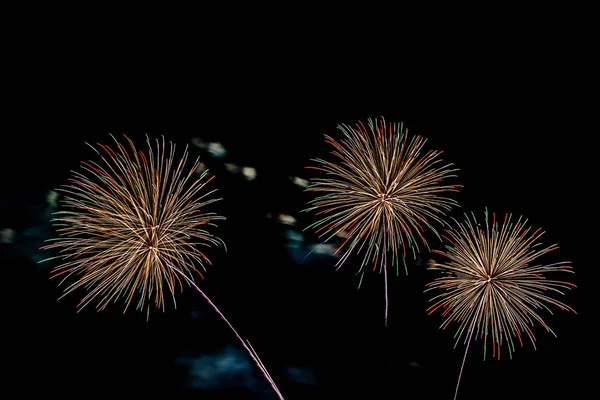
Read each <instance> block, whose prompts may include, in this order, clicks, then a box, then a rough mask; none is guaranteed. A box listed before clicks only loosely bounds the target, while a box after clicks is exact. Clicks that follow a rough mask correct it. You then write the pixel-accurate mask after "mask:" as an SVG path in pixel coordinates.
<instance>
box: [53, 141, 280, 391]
mask: <svg viewBox="0 0 600 400" xmlns="http://www.w3.org/2000/svg"><path fill="white" fill-rule="evenodd" d="M113 139H114V140H115V143H116V149H113V148H111V147H109V146H106V145H102V144H98V149H96V148H94V147H93V146H90V147H91V148H92V149H93V150H94V151H95V152H96V153H97V154H98V156H99V157H100V159H101V160H102V162H101V163H97V162H94V161H89V162H82V171H81V172H76V171H73V172H72V177H71V178H70V179H69V184H67V185H64V186H63V187H61V188H59V189H58V191H59V192H61V193H63V194H64V200H62V201H61V203H62V207H63V210H61V211H58V212H56V213H55V218H53V219H52V223H53V225H54V226H55V227H56V228H57V233H58V237H56V238H54V239H50V240H49V241H48V242H50V244H48V245H46V246H44V247H43V249H58V250H59V255H58V256H56V257H51V258H48V259H46V260H43V261H48V260H54V259H58V260H60V261H61V264H60V265H58V266H57V267H55V268H54V269H53V270H52V272H51V278H53V279H54V278H61V281H60V285H62V284H64V283H65V282H67V281H69V280H73V281H74V282H73V283H71V284H70V285H68V286H67V287H66V288H65V293H64V294H63V296H61V298H62V297H64V296H66V295H68V294H69V293H72V292H74V291H76V290H78V289H80V288H83V289H85V290H87V291H88V293H87V294H86V295H85V296H84V297H83V299H82V300H81V301H80V302H79V304H78V305H77V308H78V311H80V310H82V309H83V308H85V307H86V306H88V305H90V304H91V303H96V309H97V310H98V311H100V310H103V309H105V308H106V307H107V306H108V304H110V303H115V302H117V301H119V300H123V301H124V302H125V306H124V311H123V312H126V311H127V309H128V308H129V307H130V305H131V304H132V303H135V304H136V309H138V310H143V309H144V307H145V308H146V314H147V315H148V313H149V310H150V307H151V303H152V304H153V305H154V307H156V308H159V309H162V310H163V311H164V310H165V297H167V296H168V297H170V298H171V299H172V302H173V305H174V306H175V307H176V301H175V292H176V291H177V289H179V291H180V292H181V291H183V287H184V284H185V285H187V286H192V287H193V288H194V289H196V290H197V291H198V292H199V293H200V294H201V295H202V296H203V297H204V298H205V299H206V300H207V301H208V302H209V304H210V305H211V306H212V307H213V308H214V309H215V311H216V312H217V313H218V314H219V316H220V317H221V318H222V319H223V320H224V321H225V322H226V324H227V325H228V326H229V327H230V329H231V330H232V331H233V332H234V334H235V335H236V337H237V338H238V339H239V340H240V341H241V343H242V345H243V346H244V348H245V349H246V350H247V351H248V353H249V354H250V356H251V357H252V359H253V360H254V361H255V362H256V364H257V365H258V367H259V368H260V369H261V371H262V372H263V374H264V375H265V377H266V378H267V379H268V380H269V382H270V384H271V386H272V387H273V389H274V390H275V391H276V392H277V394H278V396H279V398H280V399H282V398H283V397H282V396H281V394H280V392H279V390H278V389H277V387H276V385H275V383H274V382H273V380H272V379H271V377H270V375H269V374H268V372H267V370H266V368H265V367H264V365H263V363H262V362H261V361H260V359H259V358H258V355H257V354H256V352H255V351H254V349H253V348H252V346H251V345H250V343H249V342H248V341H246V340H244V339H242V338H241V336H240V335H239V334H238V333H237V331H236V330H235V329H234V328H233V326H232V325H231V324H230V323H229V321H228V320H227V319H226V318H225V317H224V316H223V314H222V313H221V311H220V310H219V309H218V308H217V307H216V305H215V304H214V303H213V302H212V301H211V300H210V299H209V298H208V297H207V296H206V295H205V294H204V292H203V291H202V290H200V288H199V287H198V286H197V285H196V284H195V282H194V278H195V276H194V274H198V276H200V277H201V278H203V275H202V272H201V271H200V270H199V269H197V268H196V266H198V267H200V268H201V269H202V270H203V271H205V270H206V267H205V266H206V265H209V264H210V260H209V259H208V257H207V256H206V255H205V254H204V253H203V252H202V251H201V250H200V247H201V246H205V247H210V246H217V245H223V246H225V244H224V243H223V242H222V241H221V239H220V238H218V237H217V236H215V235H213V234H211V233H210V232H209V231H208V230H207V228H208V227H209V226H211V225H214V224H215V221H218V220H223V219H224V218H223V217H221V216H218V215H216V214H215V213H210V212H205V211H204V208H205V207H206V206H208V205H210V204H211V203H214V202H215V201H218V200H220V199H217V198H212V197H211V195H212V194H213V193H214V192H215V190H212V191H208V192H205V193H204V189H205V186H206V185H207V184H208V183H209V182H210V181H211V180H212V178H213V177H210V178H209V179H206V177H207V174H208V171H206V170H205V171H204V172H203V173H201V174H200V175H199V176H197V171H198V167H199V166H200V162H199V159H197V160H196V162H195V164H194V166H193V167H192V168H191V169H189V170H187V169H186V165H187V160H188V149H187V146H186V148H185V150H184V152H183V156H182V157H181V158H176V157H175V145H174V144H173V143H169V147H168V148H167V146H166V144H165V140H164V137H163V140H162V143H161V142H160V141H159V140H158V139H157V140H156V151H154V150H153V147H152V145H151V142H150V140H149V139H148V138H147V144H148V147H149V151H148V153H144V152H142V151H137V150H136V148H135V146H134V144H133V142H132V141H131V140H130V139H129V138H128V137H127V136H125V139H126V141H127V143H128V144H129V149H127V148H126V147H125V146H123V145H122V144H121V143H119V142H118V141H117V140H116V139H115V138H114V137H113ZM43 261H42V262H43Z"/></svg>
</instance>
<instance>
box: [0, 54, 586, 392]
mask: <svg viewBox="0 0 600 400" xmlns="http://www.w3.org/2000/svg"><path fill="white" fill-rule="evenodd" d="M80 61H81V62H80V65H79V67H77V66H71V67H72V69H63V68H59V67H53V68H50V69H48V70H45V71H44V74H43V75H42V76H38V77H36V78H33V83H31V82H29V84H28V86H27V89H26V90H25V89H24V92H22V93H21V95H20V96H18V97H17V98H16V99H15V103H16V104H17V106H18V107H16V108H18V109H20V111H19V112H15V113H13V115H12V117H14V119H15V121H16V124H14V125H12V126H11V128H10V132H6V131H5V132H6V133H5V135H6V136H5V137H6V138H9V137H10V138H11V139H10V140H11V143H10V145H5V146H3V153H5V155H4V157H3V160H2V161H3V163H4V164H5V166H3V175H5V177H6V178H5V179H4V178H3V181H4V182H3V189H2V196H1V198H0V199H1V201H2V203H1V211H2V217H1V219H0V229H2V230H5V229H10V230H11V231H10V232H12V233H11V234H10V238H9V239H6V240H5V242H7V243H2V244H0V246H1V255H2V269H3V270H4V274H3V276H4V282H3V288H4V290H3V291H4V293H5V295H6V294H7V296H6V299H7V300H5V301H4V302H3V322H2V325H3V327H4V333H5V339H4V342H5V346H6V347H5V351H4V352H3V361H4V365H5V372H4V380H5V381H6V384H4V386H5V388H6V389H7V390H9V391H12V390H15V391H17V393H19V395H20V396H22V397H25V396H26V395H27V394H28V393H30V392H38V391H40V390H42V391H43V392H44V393H45V395H47V397H50V396H54V395H57V396H58V395H60V396H66V397H71V396H92V395H96V394H98V395H110V396H116V395H117V394H121V393H128V394H133V395H135V396H140V397H141V396H143V395H151V394H156V395H159V394H160V395H162V394H164V395H166V396H167V398H198V399H200V398H201V399H275V398H276V397H275V396H274V394H273V393H272V392H271V391H270V387H269V386H268V384H267V382H266V381H265V380H264V379H263V377H262V375H261V374H260V372H259V371H258V369H257V368H256V367H255V365H254V364H253V363H252V362H251V360H250V359H249V358H248V356H247V354H246V353H245V352H244V350H243V348H242V347H241V346H240V345H239V343H238V342H237V341H236V338H235V337H234V336H233V334H232V333H231V332H230V331H229V330H228V328H227V326H226V325H225V324H224V323H223V322H222V321H221V320H220V319H219V317H218V316H217V315H216V314H215V312H214V311H213V310H212V309H211V308H210V307H209V306H208V305H207V304H206V302H205V301H204V299H203V298H202V297H201V296H200V295H198V294H197V293H195V292H194V291H193V289H191V288H188V289H186V290H185V292H184V293H183V294H181V295H179V296H178V298H177V299H178V308H177V309H173V308H172V307H171V308H170V309H168V310H167V311H166V312H165V313H162V312H161V311H155V312H154V313H151V314H150V319H149V321H146V315H145V314H144V313H140V312H136V311H135V310H130V311H128V313H126V314H124V315H123V314H122V307H121V304H118V305H115V306H112V307H110V308H109V309H108V310H105V311H102V312H99V313H96V312H95V311H94V310H93V309H90V310H86V311H84V312H82V313H79V314H77V313H76V312H75V305H76V304H77V302H78V300H79V297H78V295H77V294H75V295H72V296H69V297H67V298H65V299H63V300H61V301H58V302H57V300H56V299H57V298H58V296H59V295H60V293H61V289H60V288H59V287H58V286H57V283H58V282H56V281H50V280H49V279H48V274H49V270H50V268H51V267H52V265H51V264H50V263H47V264H41V265H38V264H36V261H38V260H39V259H41V258H45V257H48V256H50V254H45V252H42V251H40V250H38V248H39V247H40V246H41V244H42V241H43V240H45V239H48V238H50V237H52V236H53V235H54V231H53V228H52V227H51V226H50V224H49V214H48V213H49V212H50V211H51V209H52V207H50V205H49V202H48V200H47V197H48V193H49V191H51V190H52V189H54V188H56V187H58V186H59V185H61V184H63V183H65V182H66V180H67V178H68V177H69V170H71V169H76V168H78V165H79V161H82V160H88V159H90V158H93V157H94V155H95V153H94V152H93V151H92V150H91V149H90V148H89V147H87V146H86V145H85V142H89V143H96V142H102V143H109V142H110V141H111V140H112V139H111V138H110V136H109V133H112V134H114V135H115V136H117V137H120V135H122V134H123V133H125V134H127V135H128V136H130V137H131V138H133V140H134V141H135V142H136V143H137V144H138V148H140V149H144V150H145V149H146V147H145V143H144V140H145V136H144V135H145V134H148V135H149V136H150V138H152V139H154V138H157V137H160V135H164V136H165V138H166V139H167V140H171V141H174V142H175V143H177V146H179V148H180V149H182V148H183V146H185V145H186V144H189V145H190V152H191V153H192V154H193V155H200V156H201V161H203V162H204V163H205V164H206V166H207V167H208V168H209V170H210V171H211V172H212V173H213V174H214V175H216V178H215V179H214V180H213V181H212V182H211V187H212V188H217V189H218V196H219V197H222V198H223V201H221V202H219V203H218V204H216V205H215V207H214V210H215V211H217V212H219V213H221V214H222V215H224V216H225V217H226V218H227V220H226V221H224V222H222V223H220V224H219V227H218V229H217V230H216V232H217V233H218V234H219V235H220V236H221V237H222V238H223V240H224V241H225V242H226V244H227V252H225V251H223V249H222V248H213V249H211V250H210V251H209V255H210V257H211V260H212V261H213V266H211V267H209V270H208V273H206V274H205V277H206V279H205V280H203V281H199V282H198V284H199V286H200V287H201V288H202V289H203V290H205V292H206V293H207V295H208V296H209V297H210V298H211V299H212V300H213V301H214V302H215V303H216V304H217V306H218V307H219V308H220V309H221V310H222V312H223V313H224V314H225V315H226V317H227V318H228V319H229V320H230V321H231V322H232V324H233V325H234V326H235V327H236V328H237V330H238V331H239V332H240V333H241V334H242V336H244V337H245V338H247V339H248V340H250V342H251V343H252V345H253V346H254V348H255V349H256V351H257V352H258V353H259V355H260V357H261V358H262V360H263V362H264V363H265V364H266V366H267V369H268V370H269V371H270V373H271V375H272V376H273V378H274V380H275V382H276V383H277V384H278V385H279V388H280V389H281V391H282V393H283V395H284V397H285V398H286V399H288V400H291V399H321V398H323V399H325V398H327V399H345V398H365V399H387V398H426V399H429V398H432V399H433V398H435V399H450V398H452V396H453V393H454V387H455V384H456V379H457V377H458V372H459V368H460V363H461V361H462V356H463V352H464V347H463V346H459V347H458V348H457V349H453V345H454V341H453V333H454V329H452V328H454V327H455V326H452V328H450V329H448V330H446V331H441V330H439V329H438V326H439V324H440V322H441V318H440V317H439V315H432V316H427V315H426V313H425V309H426V307H427V304H428V297H427V296H426V295H424V294H423V288H424V285H425V284H426V283H427V282H429V281H430V280H432V279H433V278H434V276H435V274H433V273H431V272H428V271H426V260H427V259H428V258H430V254H429V253H428V252H427V250H426V249H422V253H421V255H420V258H419V259H418V260H417V261H412V260H410V261H409V262H408V276H405V275H404V274H403V273H402V272H401V274H400V276H399V277H393V278H392V279H390V282H389V288H390V308H389V313H390V314H389V326H387V327H385V326H384V319H383V312H384V298H383V277H382V276H381V275H378V274H376V273H371V274H367V275H365V280H364V281H363V285H362V287H361V288H360V290H357V286H358V276H355V273H356V270H357V268H356V267H357V265H356V260H354V261H352V260H351V261H349V262H348V263H347V265H345V266H344V267H343V268H342V269H341V270H339V271H337V272H336V271H335V270H334V264H335V262H336V259H335V258H333V257H328V256H326V255H321V256H317V255H315V256H310V257H308V258H307V259H306V260H303V257H304V255H306V253H308V251H309V250H310V248H311V247H310V246H311V245H314V244H315V240H316V239H315V238H314V236H312V235H311V234H310V233H307V234H305V235H304V236H302V235H301V232H302V229H304V227H306V226H307V225H308V224H309V223H310V222H312V221H314V219H313V218H312V217H311V215H310V214H304V213H301V212H300V211H301V210H302V209H303V208H305V207H306V201H307V200H308V199H310V198H312V197H311V196H309V195H307V194H306V193H304V192H303V191H302V188H301V187H299V186H297V185H295V184H294V183H293V181H292V180H291V179H290V177H299V178H302V179H310V178H312V177H315V176H316V174H315V173H314V171H311V170H307V169H305V166H307V165H309V163H310V159H311V158H316V157H321V156H325V155H326V152H327V151H328V150H329V149H328V147H327V146H326V145H325V143H324V140H323V135H324V134H328V135H332V136H334V137H338V138H339V137H340V135H341V132H340V131H338V130H337V129H336V126H337V125H338V124H342V123H345V124H354V123H355V122H357V121H359V120H362V121H366V120H367V118H376V117H381V116H383V117H384V118H385V119H386V120H387V121H390V122H391V121H395V122H400V121H403V122H404V124H405V127H407V128H408V129H409V133H411V134H420V135H423V136H425V137H426V138H427V139H428V142H427V148H428V149H439V150H444V155H443V159H444V161H448V162H452V163H454V164H455V166H456V167H457V168H459V169H460V171H459V173H458V178H457V179H455V180H454V182H456V183H460V184H463V185H464V189H463V190H461V192H460V193H459V194H457V195H456V196H455V197H454V198H455V199H456V200H457V201H458V202H459V203H460V205H461V208H460V209H455V210H454V211H453V212H452V213H451V214H450V215H451V216H454V217H456V218H460V217H461V216H462V213H463V212H471V211H473V212H475V213H476V214H477V215H478V216H482V215H483V211H484V209H485V207H488V209H489V210H490V211H494V212H496V213H497V214H501V215H503V214H504V213H506V212H509V213H513V214H517V215H524V216H526V217H527V218H529V221H530V223H531V224H532V225H533V226H535V227H543V228H544V230H545V231H546V235H545V236H544V240H543V243H544V244H547V245H549V244H552V243H558V244H559V245H560V246H561V248H560V250H559V251H557V252H554V253H553V254H550V255H548V256H546V257H545V258H544V260H546V261H548V262H549V263H550V262H556V261H564V260H569V261H572V263H573V266H574V269H575V272H576V273H575V275H569V276H567V277H568V278H571V279H572V281H573V282H574V283H575V284H577V285H578V288H577V289H576V290H574V291H572V292H571V293H568V295H567V296H565V297H564V298H562V299H561V300H563V301H564V302H566V303H567V304H569V305H571V306H572V307H574V308H575V309H576V310H577V311H578V314H577V315H574V314H572V313H566V312H562V311H560V310H557V311H556V313H555V315H549V314H548V313H542V315H543V316H544V317H545V320H546V321H547V322H548V324H549V325H550V327H552V328H553V330H554V331H555V332H556V333H557V335H558V339H555V338H554V337H553V336H552V335H551V334H550V333H547V332H545V331H544V329H543V328H542V327H540V326H536V327H535V328H534V333H535V334H536V336H537V338H538V341H537V347H538V350H537V351H535V350H534V349H533V347H532V346H531V345H530V344H528V343H525V346H524V347H523V348H518V349H517V351H516V353H515V354H514V356H513V359H512V360H509V359H508V357H503V358H502V359H501V360H500V361H498V360H495V359H491V357H488V359H487V360H486V361H483V360H482V353H483V352H482V343H481V341H475V342H473V343H472V345H471V348H470V351H469V355H468V358H467V362H466V366H465V372H464V375H463V380H462V383H461V387H460V390H459V399H465V400H466V399H489V398H532V399H535V398H540V399H541V398H545V399H558V398H569V399H576V398H580V396H581V395H582V394H581V393H583V392H584V389H585V388H587V386H588V384H589V381H588V379H587V378H586V375H587V374H588V373H589V371H591V370H592V369H593V368H595V367H596V366H597V361H596V360H595V359H594V360H590V359H589V358H590V357H591V356H590V354H589V351H590V347H591V346H590V344H589V343H593V342H592V339H590V333H589V331H588V330H586V329H584V321H585V320H586V319H587V318H589V313H590V312H591V309H592V307H591V306H590V304H589V303H588V300H584V299H588V298H590V297H591V295H590V294H589V293H591V292H592V291H593V289H592V284H593V278H592V273H591V271H590V269H592V268H595V267H596V266H595V265H594V263H593V261H594V260H593V259H592V258H591V257H588V256H585V254H586V252H585V251H584V247H586V244H585V242H586V241H587V240H588V239H586V238H585V236H586V234H585V228H583V226H584V223H585V221H588V220H589V221H590V222H593V219H595V218H596V217H595V216H593V215H591V216H589V215H588V216H587V217H586V215H587V214H588V211H586V209H589V203H591V200H582V199H583V198H586V197H588V198H589V195H590V193H589V192H590V190H591V189H589V187H590V186H592V187H593V185H594V184H593V181H591V180H590V179H588V178H587V176H586V175H585V174H584V171H585V170H586V168H587V167H584V166H583V164H580V163H582V162H583V161H582V160H584V159H585V158H586V157H587V154H591V150H590V147H591V146H590V145H586V143H587V142H586V140H588V139H587V137H586V136H585V135H587V131H586V129H585V127H583V125H582V122H581V116H580V114H582V113H585V112H586V110H583V109H578V108H577V107H578V106H576V105H575V104H574V101H575V100H574V95H573V91H572V87H571V86H570V84H569V83H566V82H563V81H562V80H556V81H555V82H554V83H550V82H548V80H546V79H545V78H542V77H541V75H538V74H537V71H538V69H537V68H538V67H539V66H540V65H537V66H536V67H533V66H532V67H524V66H518V67H515V66H512V67H511V68H508V66H509V65H508V64H507V65H506V67H507V68H505V69H503V68H501V66H498V65H495V66H494V68H497V69H498V70H502V71H504V72H503V73H501V74H500V73H495V72H494V73H492V72H491V70H490V71H488V72H485V71H487V70H486V69H485V68H483V67H482V68H481V69H479V71H478V72H476V71H474V70H469V69H463V68H459V67H456V68H453V69H452V72H449V70H446V71H445V73H444V74H433V75H431V76H430V75H428V74H427V73H425V72H421V73H420V74H419V75H411V74H410V73H408V72H407V73H400V72H398V74H397V75H394V79H388V80H386V79H387V77H388V76H391V75H386V76H385V78H386V79H384V78H383V77H382V76H374V79H367V77H363V79H361V80H360V82H359V81H356V80H355V79H353V78H352V76H349V75H350V74H349V75H348V76H347V75H344V68H343V65H338V66H335V67H333V68H330V69H327V70H326V71H322V70H321V69H320V68H321V67H320V66H319V63H318V62H317V61H315V62H314V63H308V64H309V65H307V70H308V71H309V72H310V74H311V75H310V76H309V72H307V70H304V72H297V71H303V70H302V68H299V69H298V70H295V69H294V70H292V69H286V68H284V67H283V65H284V64H285V63H284V62H283V61H282V62H281V64H280V65H271V69H266V68H261V67H256V68H250V67H248V68H247V69H244V70H243V72H240V71H242V70H237V69H235V67H232V66H231V65H229V67H231V68H232V70H231V72H227V73H226V72H223V71H220V67H221V66H224V65H225V63H223V65H221V64H219V66H213V68H211V69H210V71H206V70H204V71H202V72H201V71H198V72H197V74H191V73H190V72H189V71H188V73H186V74H185V77H183V76H182V75H178V74H177V73H176V72H177V71H176V68H173V66H170V69H169V72H168V73H166V72H165V73H164V74H163V72H161V71H162V69H161V68H155V69H152V70H151V71H145V70H144V69H143V64H144V63H136V65H135V67H127V66H126V65H127V62H125V61H123V59H120V58H119V57H115V59H113V60H109V61H106V60H104V61H103V62H102V63H101V65H95V67H94V69H93V72H82V71H88V70H87V69H86V68H81V66H82V65H84V66H89V65H91V64H93V63H95V62H97V61H98V60H96V59H94V57H92V56H90V57H88V58H86V59H85V60H80ZM151 61H152V60H148V62H149V63H151ZM237 61H240V60H237ZM240 62H241V61H240ZM290 63H291V61H290ZM542 64H543V63H542ZM285 65H288V64H285ZM486 65H487V64H486ZM559 69H560V68H558V67H556V71H558V70H559ZM90 71H92V70H91V69H90ZM236 71H237V72H236ZM494 71H496V69H494ZM442 75H443V76H442ZM333 81H335V85H334V84H333V83H332V82H333ZM26 105H27V107H23V108H21V106H26ZM199 140H200V141H202V142H203V143H210V142H213V143H214V142H219V143H221V145H222V147H223V148H224V149H225V150H226V154H225V155H224V156H222V157H217V156H215V155H213V154H211V153H210V151H208V149H206V148H201V147H202V146H198V143H200V141H199ZM194 143H195V144H194ZM226 164H236V165H238V166H240V167H242V166H247V167H252V168H254V169H255V171H256V177H255V178H254V179H252V180H248V179H247V178H245V177H244V175H242V174H239V173H232V172H230V171H229V170H228V167H227V166H226ZM582 182H583V183H582ZM595 199H596V200H595V201H597V197H596V198H595ZM280 214H285V215H291V216H293V217H294V218H295V220H296V223H295V225H286V224H283V223H280V222H278V221H277V216H278V215H280ZM269 215H270V218H269ZM588 229H589V228H588ZM3 232H5V231H3ZM7 235H8V234H7ZM429 239H430V241H429V243H430V246H432V247H434V248H441V247H442V245H441V243H439V242H438V241H437V240H436V239H435V237H429ZM8 242H10V243H8ZM588 251H589V250H588ZM505 354H507V353H503V356H504V355H505ZM6 371H7V372H6Z"/></svg>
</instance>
